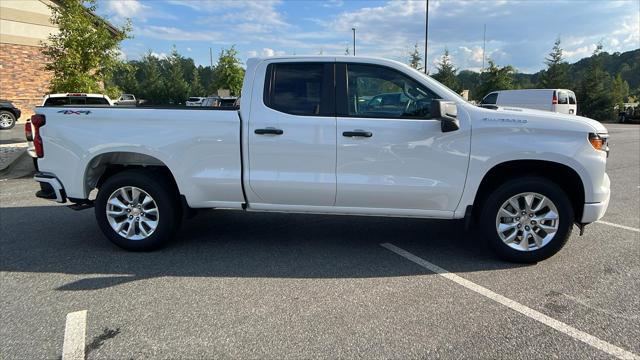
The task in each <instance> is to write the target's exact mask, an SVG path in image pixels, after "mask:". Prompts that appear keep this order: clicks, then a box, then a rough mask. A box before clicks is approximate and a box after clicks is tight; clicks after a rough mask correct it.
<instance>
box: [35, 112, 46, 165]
mask: <svg viewBox="0 0 640 360" xmlns="http://www.w3.org/2000/svg"><path fill="white" fill-rule="evenodd" d="M46 123H47V121H46V119H45V118H44V115H40V114H35V115H31V125H32V126H33V134H32V136H33V147H34V148H35V150H36V156H38V157H39V158H41V157H44V148H43V147H42V137H40V128H41V127H43V126H44V124H46Z"/></svg>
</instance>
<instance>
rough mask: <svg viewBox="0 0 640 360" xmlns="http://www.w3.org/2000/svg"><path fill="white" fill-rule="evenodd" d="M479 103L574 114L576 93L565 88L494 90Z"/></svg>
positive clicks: (575, 110)
mask: <svg viewBox="0 0 640 360" xmlns="http://www.w3.org/2000/svg"><path fill="white" fill-rule="evenodd" d="M480 105H485V106H486V105H489V106H491V105H496V106H503V107H504V106H511V107H519V108H526V109H536V110H546V111H552V112H558V113H562V114H572V115H575V114H576V112H577V107H578V105H577V101H576V94H574V93H573V91H571V90H567V89H522V90H502V91H494V92H491V93H489V94H487V96H485V97H484V99H482V102H481V103H480Z"/></svg>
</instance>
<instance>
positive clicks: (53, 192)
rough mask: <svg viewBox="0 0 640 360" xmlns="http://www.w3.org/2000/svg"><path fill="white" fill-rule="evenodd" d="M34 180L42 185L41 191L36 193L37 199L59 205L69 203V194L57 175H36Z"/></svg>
mask: <svg viewBox="0 0 640 360" xmlns="http://www.w3.org/2000/svg"><path fill="white" fill-rule="evenodd" d="M33 179H34V180H35V181H37V182H39V183H40V190H39V191H38V192H36V196H37V197H39V198H41V199H47V200H53V201H55V202H59V203H65V202H67V194H66V193H65V191H64V187H63V186H62V183H60V180H58V178H56V177H55V175H52V174H46V173H36V175H35V176H34V177H33Z"/></svg>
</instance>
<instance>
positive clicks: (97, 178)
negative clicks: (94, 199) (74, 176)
mask: <svg viewBox="0 0 640 360" xmlns="http://www.w3.org/2000/svg"><path fill="white" fill-rule="evenodd" d="M132 169H148V170H149V171H152V172H154V173H161V174H162V175H163V176H165V177H166V178H167V179H168V180H169V181H170V183H171V184H172V185H173V186H175V189H176V191H177V192H178V193H180V188H179V186H178V183H177V181H176V178H175V177H174V175H173V173H172V172H171V169H170V168H169V166H168V165H167V164H166V163H165V162H163V161H162V160H160V159H158V158H156V157H154V156H151V155H148V154H144V153H140V152H134V151H111V152H104V153H101V154H98V155H95V156H94V157H93V158H92V159H91V160H90V161H89V162H87V165H86V166H85V170H84V177H83V185H84V191H85V194H86V195H87V196H88V195H89V192H90V191H91V190H93V189H95V188H99V187H100V185H102V184H103V183H104V181H105V180H107V179H108V178H109V177H111V176H113V175H115V174H117V173H120V172H122V171H125V170H132Z"/></svg>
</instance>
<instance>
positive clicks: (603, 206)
mask: <svg viewBox="0 0 640 360" xmlns="http://www.w3.org/2000/svg"><path fill="white" fill-rule="evenodd" d="M604 176H605V179H604V183H603V186H602V187H601V189H603V192H604V201H601V202H596V203H586V204H584V209H583V211H582V221H581V223H582V224H590V223H592V222H596V221H598V220H600V219H601V218H602V217H603V216H604V213H605V212H607V207H609V199H610V198H611V189H610V181H609V176H608V175H607V174H605V175H604Z"/></svg>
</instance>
